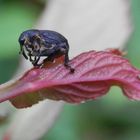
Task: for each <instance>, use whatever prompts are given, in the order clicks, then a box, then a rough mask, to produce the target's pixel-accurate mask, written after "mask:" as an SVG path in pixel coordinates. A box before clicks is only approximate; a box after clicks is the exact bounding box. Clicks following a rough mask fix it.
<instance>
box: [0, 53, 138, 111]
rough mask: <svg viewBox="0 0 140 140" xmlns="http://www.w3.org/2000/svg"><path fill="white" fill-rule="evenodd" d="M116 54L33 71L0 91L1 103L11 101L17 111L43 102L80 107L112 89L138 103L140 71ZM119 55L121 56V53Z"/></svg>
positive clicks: (96, 55) (89, 55) (88, 56)
mask: <svg viewBox="0 0 140 140" xmlns="http://www.w3.org/2000/svg"><path fill="white" fill-rule="evenodd" d="M117 54H119V53H116V51H99V52H96V51H90V52H85V53H82V54H80V55H78V56H77V57H75V58H73V59H72V60H71V62H70V63H69V64H70V65H71V66H72V67H73V68H74V69H75V72H74V73H70V71H69V69H66V67H65V66H64V65H63V63H62V62H60V61H62V59H61V60H60V59H58V60H57V61H56V62H55V63H46V64H45V65H46V66H44V67H43V68H33V69H31V70H29V71H28V72H26V73H25V74H24V75H23V76H22V77H21V78H20V79H19V80H17V81H16V82H14V83H13V84H11V85H9V86H7V87H6V88H4V89H3V88H2V87H1V88H0V102H3V101H5V100H10V101H11V103H12V104H13V105H14V106H15V107H17V108H23V107H29V106H31V105H33V104H35V103H37V102H38V101H40V100H44V99H46V98H48V99H52V100H63V101H66V102H69V103H81V102H83V101H86V100H91V99H96V98H98V97H101V96H103V95H105V94H106V93H107V92H108V90H109V89H110V87H111V86H112V85H117V86H120V87H121V88H122V91H123V93H124V95H126V96H127V97H128V98H130V99H135V100H139V99H140V78H139V75H140V71H139V70H137V69H136V68H134V67H133V66H131V64H130V63H129V61H128V60H127V59H125V58H123V57H122V56H120V55H117ZM120 54H121V53H120Z"/></svg>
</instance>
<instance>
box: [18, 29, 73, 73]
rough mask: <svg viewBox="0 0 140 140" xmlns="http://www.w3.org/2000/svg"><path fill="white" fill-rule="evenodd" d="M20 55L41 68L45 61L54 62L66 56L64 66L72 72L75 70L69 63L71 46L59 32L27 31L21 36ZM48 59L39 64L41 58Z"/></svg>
mask: <svg viewBox="0 0 140 140" xmlns="http://www.w3.org/2000/svg"><path fill="white" fill-rule="evenodd" d="M18 41H19V44H20V54H22V55H23V56H24V57H25V59H29V60H30V62H32V64H33V66H35V67H36V66H37V67H41V66H42V65H43V62H44V61H52V62H53V61H54V59H55V58H57V57H60V56H63V55H64V66H65V67H67V68H69V69H70V71H71V72H74V69H73V68H72V67H71V66H70V65H69V64H68V62H69V56H68V52H69V44H68V41H67V39H66V38H65V37H64V36H63V35H61V34H60V33H58V32H55V31H51V30H37V29H31V30H26V31H24V32H22V33H21V35H20V36H19V39H18ZM43 56H45V57H46V58H45V59H44V61H43V62H42V63H40V64H39V63H38V62H39V60H40V58H41V57H43Z"/></svg>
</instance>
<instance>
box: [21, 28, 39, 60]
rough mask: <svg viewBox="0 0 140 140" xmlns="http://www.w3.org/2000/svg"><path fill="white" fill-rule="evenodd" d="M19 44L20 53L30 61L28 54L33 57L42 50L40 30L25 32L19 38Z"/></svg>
mask: <svg viewBox="0 0 140 140" xmlns="http://www.w3.org/2000/svg"><path fill="white" fill-rule="evenodd" d="M18 41H19V44H20V53H21V54H23V56H24V57H25V58H26V59H28V56H27V54H26V52H25V51H27V52H28V54H30V55H32V54H33V52H36V51H38V50H39V49H40V43H39V42H40V41H39V36H38V30H27V31H24V32H23V33H22V34H21V35H20V37H19V40H18Z"/></svg>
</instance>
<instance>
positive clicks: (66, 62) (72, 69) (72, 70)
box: [64, 51, 75, 73]
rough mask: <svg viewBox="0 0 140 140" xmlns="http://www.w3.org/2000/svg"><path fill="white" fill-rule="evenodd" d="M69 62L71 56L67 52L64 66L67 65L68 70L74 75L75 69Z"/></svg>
mask: <svg viewBox="0 0 140 140" xmlns="http://www.w3.org/2000/svg"><path fill="white" fill-rule="evenodd" d="M68 62H69V56H68V51H66V53H65V59H64V65H65V67H66V68H68V69H70V72H71V73H74V71H75V69H74V68H72V67H71V66H70V65H69V64H68Z"/></svg>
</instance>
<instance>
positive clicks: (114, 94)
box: [0, 0, 140, 140]
mask: <svg viewBox="0 0 140 140" xmlns="http://www.w3.org/2000/svg"><path fill="white" fill-rule="evenodd" d="M44 2H45V0H24V1H19V0H12V1H10V0H0V17H1V19H0V83H3V82H6V81H7V80H9V79H10V78H11V76H12V75H13V73H14V72H15V71H16V68H17V66H18V64H19V54H18V52H19V48H18V47H19V45H18V42H17V38H18V36H19V34H20V33H21V32H22V31H24V30H26V29H29V28H32V27H33V26H34V24H35V22H36V20H37V18H38V17H39V15H40V13H41V11H42V9H43V8H44ZM31 7H32V8H31ZM25 9H26V10H25ZM131 11H132V12H131V13H132V19H133V23H134V26H135V31H134V33H133V35H132V37H131V38H130V40H129V42H128V44H127V46H126V50H127V51H128V55H127V57H128V58H129V59H130V61H131V62H132V63H133V65H134V66H136V67H138V68H140V55H139V53H140V47H139V45H140V39H139V36H140V26H139V25H140V16H139V15H140V0H133V1H132V2H131ZM1 129H3V127H0V130H1ZM139 131H140V102H136V101H130V100H128V99H126V98H125V97H124V96H123V95H122V92H121V90H120V89H119V88H116V87H113V88H112V89H111V91H110V93H109V94H108V95H107V96H105V97H103V98H102V99H100V100H96V101H90V102H87V103H84V104H81V105H69V104H67V105H65V107H64V110H63V112H62V113H61V115H60V116H59V119H58V121H57V122H56V123H55V125H54V126H53V127H52V128H51V129H50V130H49V133H47V134H46V135H44V137H43V138H42V139H41V140H46V139H47V140H93V139H94V140H110V139H113V140H139V139H140V133H139Z"/></svg>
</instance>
